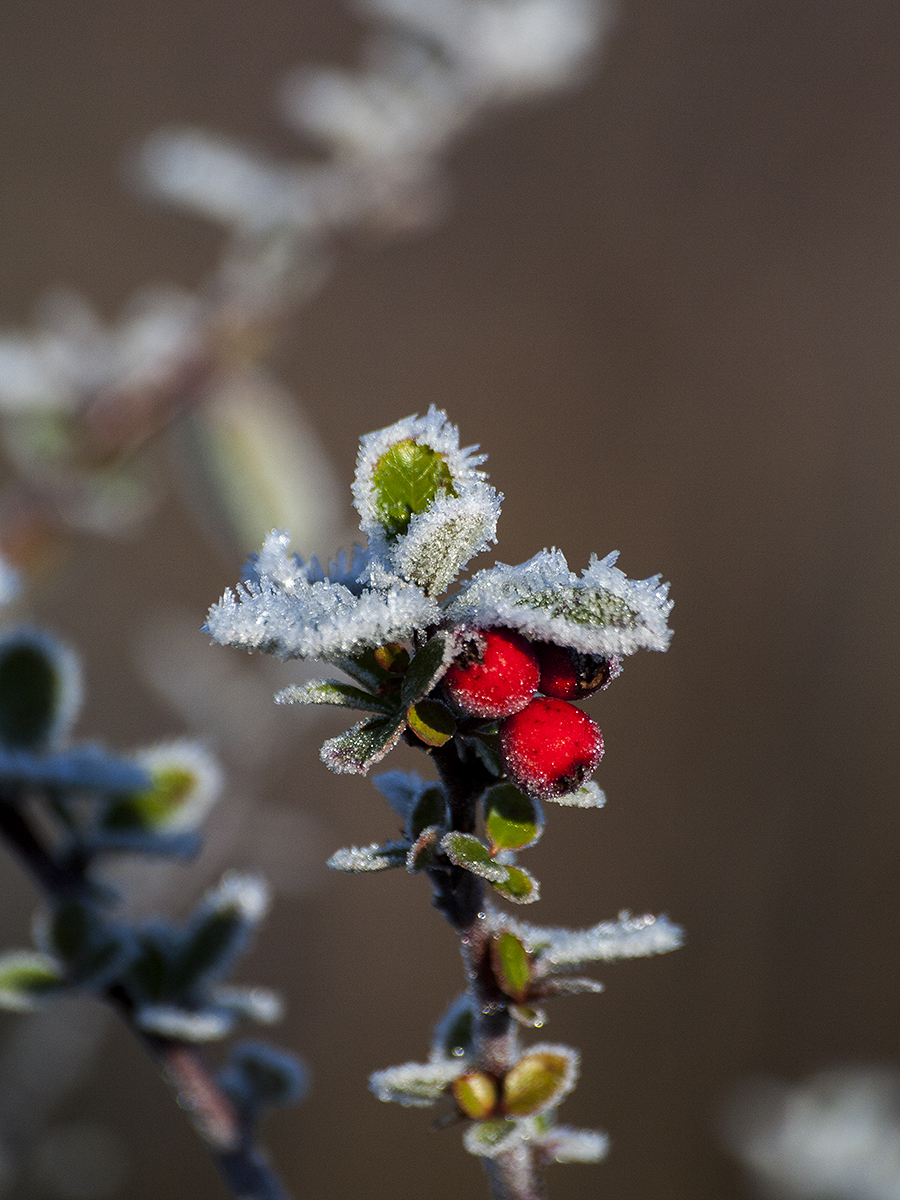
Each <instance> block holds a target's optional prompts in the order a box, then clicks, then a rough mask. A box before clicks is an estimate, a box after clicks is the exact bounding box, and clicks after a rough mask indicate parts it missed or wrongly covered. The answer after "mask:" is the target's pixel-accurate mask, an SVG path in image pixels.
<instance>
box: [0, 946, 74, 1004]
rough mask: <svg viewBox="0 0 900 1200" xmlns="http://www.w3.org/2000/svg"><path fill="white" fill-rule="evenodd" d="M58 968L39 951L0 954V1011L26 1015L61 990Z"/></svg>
mask: <svg viewBox="0 0 900 1200" xmlns="http://www.w3.org/2000/svg"><path fill="white" fill-rule="evenodd" d="M65 982H66V979H65V971H64V970H63V967H62V964H61V963H60V962H59V961H58V960H57V959H56V958H54V957H52V956H51V955H49V954H43V953H41V952H40V951H39V950H10V951H7V952H6V953H5V954H0V1009H6V1010H7V1011H12V1012H28V1011H29V1010H31V1009H34V1008H37V1007H39V1006H40V1004H41V1003H42V1002H44V1001H46V1000H48V999H50V998H51V997H52V996H53V995H54V994H56V993H58V992H60V991H61V990H62V988H63V987H64V986H65Z"/></svg>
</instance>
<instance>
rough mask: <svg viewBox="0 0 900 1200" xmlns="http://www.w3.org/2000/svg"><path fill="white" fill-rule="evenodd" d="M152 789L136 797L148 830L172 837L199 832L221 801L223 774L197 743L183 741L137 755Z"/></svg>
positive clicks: (216, 763) (215, 761)
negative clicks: (216, 804) (156, 830)
mask: <svg viewBox="0 0 900 1200" xmlns="http://www.w3.org/2000/svg"><path fill="white" fill-rule="evenodd" d="M135 757H136V758H137V762H138V765H139V766H140V767H142V768H143V769H144V770H145V771H146V772H147V773H148V775H149V776H150V777H151V779H152V781H153V782H152V786H151V787H150V788H149V789H148V790H147V791H146V792H144V793H142V794H141V795H139V796H138V797H136V798H135V799H136V801H137V802H138V804H139V805H140V803H141V801H142V800H143V804H142V806H141V808H142V812H141V815H142V816H143V817H144V818H145V820H146V823H147V824H148V826H150V827H152V828H155V829H159V830H165V831H166V832H169V833H176V832H181V831H184V830H189V829H196V828H197V826H198V825H200V824H201V823H202V822H203V821H204V819H205V818H206V816H207V814H208V813H209V811H210V810H211V809H212V807H213V805H214V804H215V803H216V801H217V800H218V798H219V794H220V792H221V790H222V771H221V768H220V767H219V764H218V762H217V760H216V759H215V758H214V757H213V755H212V754H210V753H209V751H208V750H206V749H205V747H203V746H202V745H200V744H199V743H198V742H191V741H188V740H187V739H182V740H179V741H175V742H164V743H162V744H161V745H158V746H151V747H149V748H148V749H146V750H140V751H138V753H137V755H136V756H135Z"/></svg>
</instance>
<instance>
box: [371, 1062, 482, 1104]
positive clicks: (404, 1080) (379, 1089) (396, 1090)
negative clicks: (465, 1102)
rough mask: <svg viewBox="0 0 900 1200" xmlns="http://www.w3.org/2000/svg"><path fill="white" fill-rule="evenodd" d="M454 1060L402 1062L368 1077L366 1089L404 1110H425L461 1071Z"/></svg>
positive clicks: (459, 1063) (461, 1067)
mask: <svg viewBox="0 0 900 1200" xmlns="http://www.w3.org/2000/svg"><path fill="white" fill-rule="evenodd" d="M464 1069H465V1068H464V1065H463V1064H462V1063H461V1062H460V1061H459V1059H456V1058H446V1059H442V1058H435V1059H432V1060H431V1061H430V1062H427V1063H404V1064H403V1066H400V1067H388V1068H387V1069H386V1070H384V1071H375V1072H374V1074H372V1075H370V1076H369V1087H370V1088H371V1089H372V1091H373V1092H374V1093H375V1095H376V1096H377V1097H378V1099H379V1100H385V1101H393V1102H394V1103H395V1104H402V1105H404V1106H405V1107H407V1108H410V1107H412V1108H428V1107H430V1106H431V1105H432V1104H434V1103H435V1102H436V1101H438V1100H440V1098H441V1096H442V1095H443V1094H444V1092H445V1091H446V1089H447V1088H448V1087H449V1086H450V1084H451V1083H452V1082H453V1080H454V1079H456V1077H457V1076H458V1075H461V1074H462V1072H463V1070H464Z"/></svg>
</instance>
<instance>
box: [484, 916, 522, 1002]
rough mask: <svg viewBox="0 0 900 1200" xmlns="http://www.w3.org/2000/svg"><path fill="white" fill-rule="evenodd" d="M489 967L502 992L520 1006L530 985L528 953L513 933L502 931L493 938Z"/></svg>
mask: <svg viewBox="0 0 900 1200" xmlns="http://www.w3.org/2000/svg"><path fill="white" fill-rule="evenodd" d="M491 965H492V966H493V968H494V976H495V978H496V980H497V983H498V984H499V985H500V987H501V988H502V990H503V991H504V992H505V993H506V995H507V996H510V997H511V998H512V999H513V1000H515V1001H516V1002H517V1003H519V1004H521V1003H522V1001H523V1000H524V999H525V998H526V996H527V995H528V985H529V984H530V983H531V962H530V959H529V957H528V951H527V950H526V949H525V947H524V946H523V945H522V942H521V941H520V940H519V939H518V938H517V937H516V935H515V934H514V933H510V932H509V930H504V931H503V932H502V933H499V934H497V935H496V936H495V937H494V938H493V940H492V941H491Z"/></svg>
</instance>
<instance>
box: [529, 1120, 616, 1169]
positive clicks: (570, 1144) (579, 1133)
mask: <svg viewBox="0 0 900 1200" xmlns="http://www.w3.org/2000/svg"><path fill="white" fill-rule="evenodd" d="M542 1149H543V1153H544V1157H545V1158H546V1159H547V1160H548V1161H549V1162H558V1163H567V1162H583V1163H595V1162H601V1161H602V1160H603V1159H604V1158H606V1156H607V1154H608V1153H609V1138H608V1137H607V1135H606V1134H605V1133H598V1132H595V1131H594V1130H593V1129H571V1128H569V1126H567V1125H557V1126H552V1127H551V1128H550V1130H549V1132H548V1133H547V1134H545V1135H544V1137H543V1139H542Z"/></svg>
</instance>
